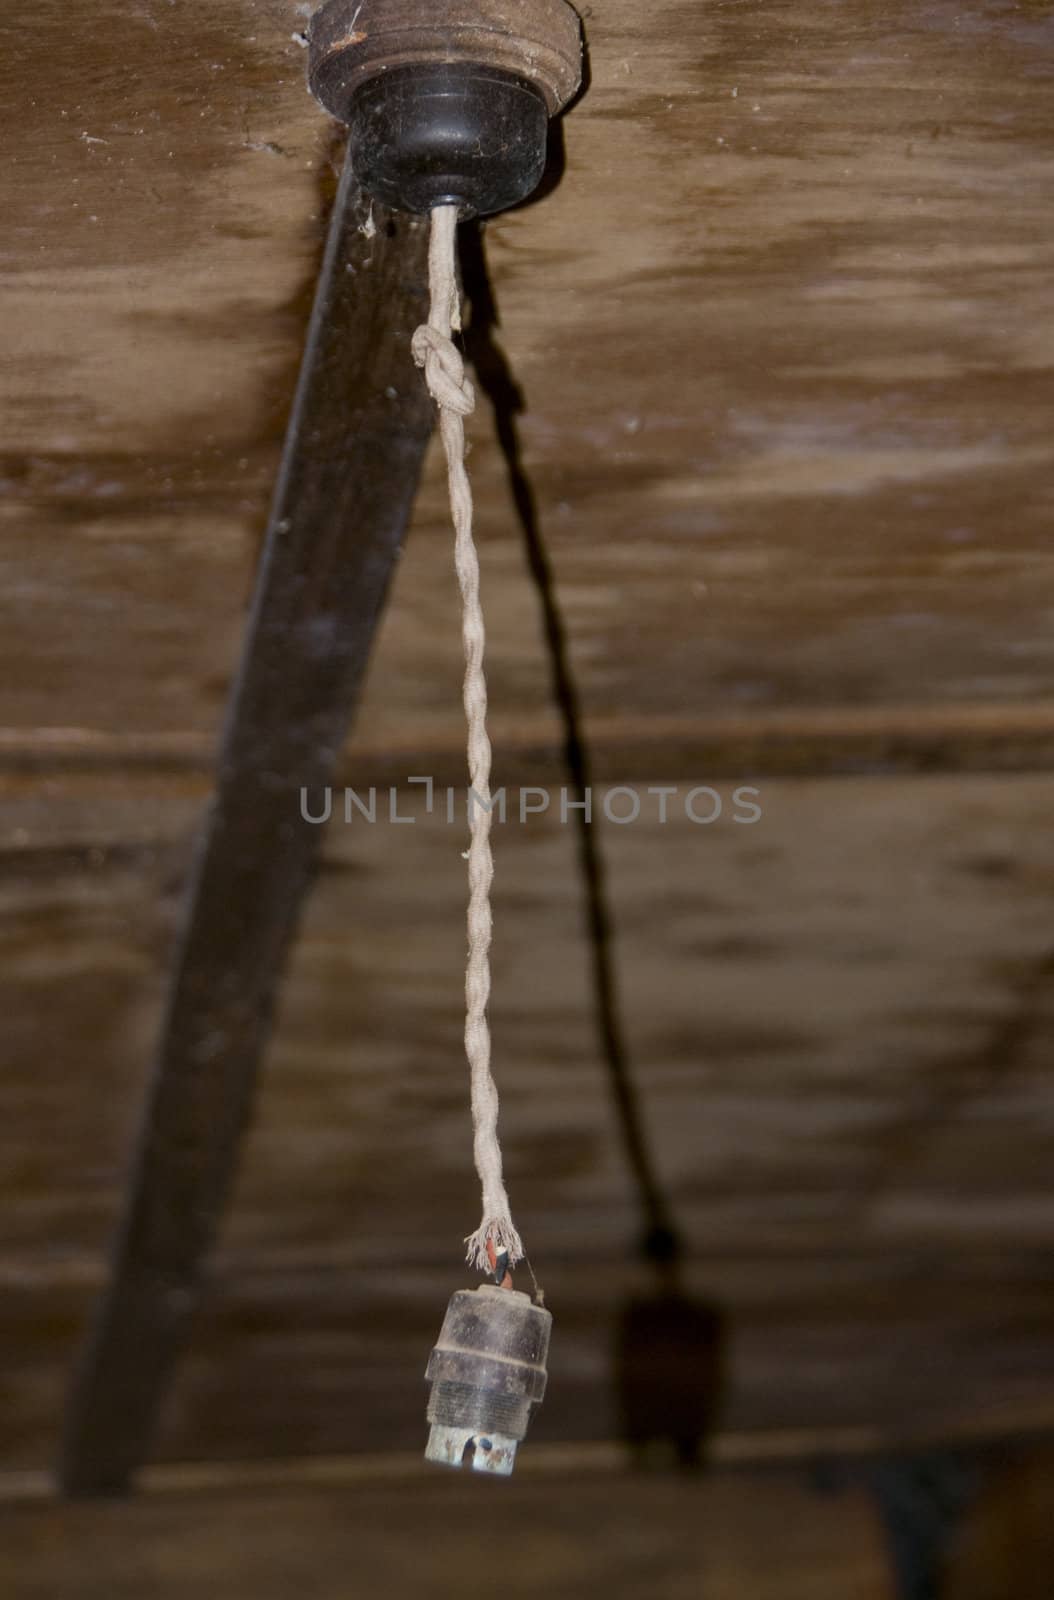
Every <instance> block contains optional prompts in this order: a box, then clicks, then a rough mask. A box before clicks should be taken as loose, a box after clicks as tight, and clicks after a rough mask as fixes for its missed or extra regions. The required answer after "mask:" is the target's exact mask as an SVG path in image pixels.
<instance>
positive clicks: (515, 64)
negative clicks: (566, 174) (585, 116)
mask: <svg viewBox="0 0 1054 1600" xmlns="http://www.w3.org/2000/svg"><path fill="white" fill-rule="evenodd" d="M308 44H309V59H308V80H309V83H310V87H311V92H312V94H314V96H315V98H316V99H317V100H318V101H320V103H321V104H322V105H323V106H324V107H325V108H326V110H327V111H329V112H330V113H331V115H332V116H334V117H337V118H338V119H339V120H340V121H341V122H345V123H347V124H348V127H349V130H350V145H351V154H352V163H353V166H354V169H355V172H356V175H357V176H358V178H359V181H360V182H361V184H362V186H363V188H364V189H365V190H366V191H367V192H368V193H370V194H372V195H374V196H375V197H376V198H377V199H378V200H381V201H382V202H383V203H384V204H385V205H388V206H391V207H393V208H395V209H399V210H405V211H417V212H425V211H430V210H431V209H432V208H433V207H434V206H437V205H457V206H459V207H460V208H461V210H462V211H463V212H464V213H465V214H467V215H486V214H488V213H490V212H494V211H502V210H505V209H506V208H507V207H508V206H511V205H515V204H517V202H518V201H520V200H523V199H525V198H526V196H527V195H528V194H530V193H531V191H532V190H533V189H534V188H535V187H536V185H537V184H538V182H539V180H540V178H541V176H542V172H543V170H544V167H545V149H546V133H547V125H548V120H549V118H550V117H551V116H553V115H555V113H556V112H557V111H559V110H560V109H561V107H563V106H565V105H566V104H567V103H568V101H569V100H570V99H571V98H572V97H573V96H574V94H575V92H576V91H577V89H578V86H579V83H580V82H581V73H582V39H581V24H580V22H579V19H578V15H577V13H576V12H575V11H574V9H573V8H572V7H571V6H570V5H568V4H567V3H566V0H516V4H515V5H514V6H513V5H510V4H509V0H444V3H443V4H442V5H436V4H435V3H434V0H433V3H429V0H327V4H325V5H323V6H322V8H321V10H319V11H317V12H316V13H315V15H314V16H313V17H312V19H311V23H310V25H309V28H308Z"/></svg>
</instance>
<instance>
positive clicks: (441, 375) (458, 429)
mask: <svg viewBox="0 0 1054 1600" xmlns="http://www.w3.org/2000/svg"><path fill="white" fill-rule="evenodd" d="M456 236H457V207H456V206H437V207H436V208H435V210H434V211H433V212H432V232H431V239H430V241H429V250H428V282H429V289H430V291H431V293H430V303H429V308H428V321H427V323H426V324H424V325H423V326H422V327H420V328H418V329H417V331H416V333H415V334H414V336H413V339H412V341H411V346H410V348H411V350H412V351H413V358H414V360H415V361H416V362H417V365H418V366H419V367H424V369H425V382H426V383H427V384H428V389H429V393H430V394H431V396H432V398H433V400H434V401H435V403H436V405H437V406H438V407H439V432H440V436H441V438H442V440H443V450H444V452H445V454H446V463H447V484H448V487H449V490H450V512H451V517H452V519H453V523H454V568H455V571H456V572H457V581H458V586H459V588H460V590H461V638H462V643H463V645H464V649H465V678H464V683H463V686H462V690H463V696H464V703H465V718H466V721H467V724H468V769H469V782H470V784H471V791H470V798H469V807H468V811H469V848H468V883H469V901H468V919H467V920H468V960H467V962H466V966H465V1054H466V1056H467V1057H468V1064H469V1074H470V1080H471V1094H472V1123H473V1140H472V1150H473V1155H474V1157H475V1162H476V1171H477V1172H478V1174H479V1179H480V1187H481V1188H482V1191H483V1196H482V1199H483V1217H482V1220H481V1222H480V1225H479V1227H478V1228H477V1229H476V1231H475V1233H472V1234H469V1236H468V1238H467V1239H466V1240H465V1244H466V1247H467V1250H466V1253H467V1256H468V1259H469V1261H470V1262H471V1263H472V1265H473V1266H476V1267H478V1268H479V1270H480V1271H481V1272H486V1271H487V1270H488V1269H490V1270H495V1271H496V1270H497V1269H496V1266H495V1263H498V1264H500V1265H501V1272H500V1274H499V1282H502V1281H504V1274H505V1266H506V1264H507V1265H508V1266H510V1267H512V1266H515V1265H516V1263H517V1261H520V1260H521V1259H522V1258H523V1244H522V1242H521V1240H520V1236H519V1234H518V1233H517V1231H516V1228H515V1226H514V1224H513V1220H512V1215H511V1213H510V1211H509V1197H508V1194H507V1193H506V1191H505V1181H504V1178H503V1176H502V1166H501V1146H500V1144H499V1143H498V1089H497V1085H496V1084H495V1082H494V1077H493V1074H492V1073H491V1070H490V1024H489V1023H488V1021H487V1001H488V999H489V997H490V936H491V912H490V884H491V878H492V877H493V873H494V866H493V860H492V856H491V848H490V822H491V794H490V739H489V738H488V737H487V680H486V676H485V674H484V671H483V654H484V647H485V643H486V634H485V630H484V626H483V607H482V605H481V603H480V596H479V557H478V555H477V553H476V544H475V540H474V538H473V536H472V487H471V485H470V483H469V481H468V473H467V472H466V471H465V425H464V420H463V419H464V418H465V417H467V416H468V415H469V413H470V412H471V411H472V410H473V409H474V408H475V404H476V395H475V391H474V390H473V387H472V385H471V383H470V382H469V380H468V379H467V378H466V377H465V363H464V362H463V361H462V359H461V356H460V353H459V352H458V350H457V349H456V348H455V346H454V343H453V341H452V339H451V337H450V335H451V333H452V332H453V330H454V329H455V328H460V326H461V307H460V302H459V298H458V291H457V273H456V254H455V252H456Z"/></svg>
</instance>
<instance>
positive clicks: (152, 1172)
mask: <svg viewBox="0 0 1054 1600" xmlns="http://www.w3.org/2000/svg"><path fill="white" fill-rule="evenodd" d="M366 216H367V208H366V207H365V206H364V205H363V202H362V199H361V197H360V195H359V193H358V191H357V189H356V187H355V186H354V184H353V181H352V178H351V174H350V168H348V169H347V170H346V171H345V173H344V177H343V179H342V182H341V186H340V191H339V194H338V198H337V203H336V208H335V211H334V215H333V219H332V222H331V226H330V233H329V239H328V243H327V246H326V254H325V258H324V262H323V266H322V273H321V278H320V282H319V287H318V291H317V295H316V299H315V306H314V311H313V314H312V320H311V325H310V329H309V333H308V341H307V348H306V352H305V355H304V360H303V365H302V368H301V373H300V381H299V385H298V388H297V394H296V399H295V402H294V406H293V413H292V417H291V420H290V424H289V429H288V433H287V435H286V442H285V450H284V453H283V458H282V463H281V467H280V471H279V478H278V484H277V489H276V492H275V497H274V502H273V506H272V510H271V517H270V524H269V528H268V532H267V541H266V546H265V549H264V555H263V559H262V563H261V568H260V574H259V580H258V584H257V590H256V597H255V602H254V607H253V612H252V616H251V620H250V623H249V631H248V637H247V639H246V643H245V648H244V654H243V659H242V665H241V669H240V673H239V676H238V679H237V683H236V685H235V688H234V691H233V695H232V698H231V703H230V707H229V713H228V720H227V725H226V730H225V733H224V735H223V741H222V749H221V753H220V760H219V774H218V782H217V788H216V794H215V799H214V803H213V806H212V809H211V812H210V814H209V817H208V821H207V823H206V826H205V828H204V830H203V834H202V838H201V846H200V850H199V854H198V860H197V864H196V869H195V873H194V878H193V882H192V887H191V891H190V898H189V905H188V909H187V918H186V923H185V927H184V930H183V934H182V938H181V942H180V944H179V947H178V950H177V952H176V956H175V962H174V968H173V973H172V981H171V988H170V993H169V998H168V1007H167V1013H166V1017H165V1020H164V1024H163V1029H162V1035H161V1040H160V1045H159V1048H158V1053H157V1058H156V1062H155V1066H154V1072H153V1078H152V1082H151V1086H150V1091H149V1097H148V1103H147V1106H146V1111H145V1116H144V1121H143V1127H142V1131H141V1134H140V1138H139V1143H138V1147H137V1150H136V1153H135V1162H134V1171H133V1174H132V1178H131V1184H130V1188H129V1192H128V1199H127V1205H126V1209H125V1213H124V1217H123V1221H122V1224H121V1227H120V1231H119V1236H118V1238H117V1241H116V1245H115V1249H114V1254H113V1261H112V1265H111V1271H110V1279H109V1285H108V1287H107V1289H106V1291H105V1293H104V1295H103V1298H102V1302H101V1305H100V1307H99V1310H98V1314H97V1317H96V1320H95V1323H94V1326H93V1328H92V1330H91V1333H90V1336H89V1338H88V1341H87V1344H86V1347H85V1350H84V1353H83V1359H82V1361H81V1364H80V1369H79V1372H78V1375H77V1378H76V1382H75V1385H74V1389H73V1393H72V1396H71V1400H70V1404H69V1409H68V1415H67V1421H66V1429H65V1439H64V1445H63V1452H62V1458H61V1463H60V1471H59V1476H60V1481H61V1484H62V1487H63V1488H64V1490H65V1491H66V1492H67V1493H71V1494H83V1493H114V1492H121V1491H123V1490H125V1489H126V1488H127V1487H128V1484H129V1481H130V1479H131V1476H132V1474H133V1473H134V1471H135V1469H136V1468H137V1467H138V1466H139V1464H140V1463H141V1462H142V1461H143V1459H144V1457H145V1456H146V1454H147V1450H148V1448H149V1444H150V1439H151V1434H152V1431H153V1427H154V1422H155V1419H156V1416H157V1413H158V1408H159V1405H160V1402H161V1399H162V1395H163V1392H164V1387H165V1383H166V1379H167V1378H168V1375H169V1372H170V1370H171V1368H172V1365H173V1362H174V1361H175V1359H176V1357H177V1355H178V1353H179V1350H180V1347H181V1346H182V1344H183V1342H184V1340H185V1338H186V1336H187V1331H188V1327H189V1324H190V1320H191V1317H192V1314H193V1312H194V1309H195V1306H196V1304H197V1301H198V1294H199V1285H200V1277H201V1269H202V1263H203V1261H204V1258H205V1256H206V1253H207V1251H208V1249H209V1246H210V1244H211V1243H212V1240H213V1237H214V1235H215V1233H216V1229H217V1225H218V1222H219V1218H220V1215H221V1213H222V1210H223V1205H224V1201H225V1199H226V1196H227V1193H228V1190H229V1188H230V1184H231V1179H232V1176H233V1173H234V1169H235V1165H236V1160H237V1156H238V1150H239V1145H240V1143H241V1138H242V1134H243V1132H244V1129H245V1126H246V1122H247V1119H248V1116H249V1111H250V1106H251V1102H252V1095H253V1087H254V1084H255V1081H256V1076H257V1070H258V1067H259V1063H260V1058H261V1055H262V1052H263V1049H264V1046H265V1044H266V1040H267V1035H268V1028H269V1022H270V1018H271V1014H272V1007H273V1000H274V995H275V989H276V985H277V982H278V978H279V975H280V972H281V969H282V964H283V960H284V957H285V953H286V950H287V947H288V945H289V941H290V936H291V933H292V931H293V927H294V923H295V920H296V915H297V912H298V909H299V907H300V904H301V902H302V900H303V897H304V893H305V891H306V888H307V885H308V881H309V878H310V874H311V869H312V864H313V861H314V857H315V850H316V845H317V843H318V838H319V830H318V829H317V828H314V827H311V826H309V825H307V824H305V823H304V822H303V821H302V820H301V817H300V810H299V789H300V786H301V785H312V786H314V785H320V784H325V783H327V782H329V781H330V779H331V777H332V774H333V772H334V770H335V767H336V763H337V759H338V756H339V754H340V750H341V746H342V744H343V742H344V739H345V736H346V733H347V729H348V723H349V718H350V715H351V711H352V707H353V705H354V702H355V699H356V695H357V693H358V690H359V686H360V684H361V682H362V678H363V674H364V670H365V667H366V662H367V658H368V656H369V652H370V646H371V644H372V641H373V637H374V633H375V630H376V628H377V623H378V620H379V617H380V615H381V610H382V606H383V602H384V598H385V593H386V591H387V588H388V582H389V579H390V577H391V573H392V569H393V566H394V563H395V560H396V558H397V555H398V551H399V546H400V542H401V540H402V537H403V533H404V530H405V527H406V523H407V519H408V517H409V514H410V509H411V506H412V503H413V498H414V493H415V489H416V484H417V480H418V474H419V469H420V466H421V462H422V459H423V456H424V452H425V447H426V444H427V441H428V437H429V433H430V431H431V422H432V406H431V402H430V400H429V399H428V397H427V394H426V391H425V388H424V385H423V383H421V382H419V381H418V377H417V374H416V373H415V372H414V369H413V365H412V361H411V356H410V336H411V333H412V331H413V329H414V327H415V326H416V324H417V323H418V322H420V321H421V320H423V317H424V315H425V312H426V299H425V292H424V290H425V284H426V250H427V227H426V225H425V224H422V223H421V222H418V221H416V220H413V219H409V218H405V217H401V216H400V217H388V216H387V215H385V214H380V213H379V212H378V209H377V208H376V207H374V208H373V211H372V216H373V223H374V227H373V229H372V230H369V234H368V236H367V232H364V231H363V224H364V222H365V219H366Z"/></svg>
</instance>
